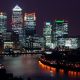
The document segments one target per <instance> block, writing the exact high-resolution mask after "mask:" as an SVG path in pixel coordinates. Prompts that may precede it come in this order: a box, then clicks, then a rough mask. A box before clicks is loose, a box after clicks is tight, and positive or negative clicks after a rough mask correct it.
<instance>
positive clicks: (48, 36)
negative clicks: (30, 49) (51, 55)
mask: <svg viewBox="0 0 80 80" xmlns="http://www.w3.org/2000/svg"><path fill="white" fill-rule="evenodd" d="M43 36H44V38H45V45H46V46H47V47H51V44H52V25H51V22H45V23H44V29H43Z"/></svg>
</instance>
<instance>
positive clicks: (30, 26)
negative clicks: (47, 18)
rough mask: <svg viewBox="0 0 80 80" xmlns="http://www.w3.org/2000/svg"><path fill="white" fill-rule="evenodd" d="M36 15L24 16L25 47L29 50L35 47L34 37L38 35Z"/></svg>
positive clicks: (28, 14)
mask: <svg viewBox="0 0 80 80" xmlns="http://www.w3.org/2000/svg"><path fill="white" fill-rule="evenodd" d="M35 27H36V15H35V13H25V15H24V32H25V33H24V37H25V46H26V47H28V48H32V47H33V41H32V40H33V37H34V36H35V34H36V31H35Z"/></svg>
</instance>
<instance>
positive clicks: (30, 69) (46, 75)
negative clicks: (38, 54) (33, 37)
mask: <svg viewBox="0 0 80 80" xmlns="http://www.w3.org/2000/svg"><path fill="white" fill-rule="evenodd" d="M0 61H1V62H2V63H3V64H5V65H7V66H8V68H7V71H8V72H11V73H13V74H14V75H15V76H23V77H25V78H26V77H27V76H30V77H32V78H34V79H32V80H80V78H79V77H80V72H76V71H68V72H67V74H66V73H65V70H63V69H60V70H57V69H56V68H54V67H50V66H47V65H44V64H42V63H41V62H40V61H39V62H38V60H37V59H36V58H35V57H34V56H30V55H27V56H26V55H25V56H24V55H23V56H18V57H10V56H8V57H7V56H5V57H4V58H3V59H1V58H0ZM36 77H37V79H35V78H36ZM77 77H78V79H77Z"/></svg>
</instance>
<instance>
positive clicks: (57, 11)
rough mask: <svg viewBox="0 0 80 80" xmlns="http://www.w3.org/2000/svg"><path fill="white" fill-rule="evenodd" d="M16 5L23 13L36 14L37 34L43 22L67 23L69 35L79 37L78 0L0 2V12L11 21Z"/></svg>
mask: <svg viewBox="0 0 80 80" xmlns="http://www.w3.org/2000/svg"><path fill="white" fill-rule="evenodd" d="M16 4H18V5H19V6H20V7H21V8H22V9H23V12H36V16H37V27H36V29H37V33H38V34H42V28H43V23H44V21H52V22H53V21H54V20H55V19H65V20H68V21H69V34H70V35H80V0H0V11H4V12H6V13H7V15H8V22H10V21H11V14H12V8H13V7H14V6H15V5H16Z"/></svg>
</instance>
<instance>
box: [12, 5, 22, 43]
mask: <svg viewBox="0 0 80 80" xmlns="http://www.w3.org/2000/svg"><path fill="white" fill-rule="evenodd" d="M12 11H13V14H12V30H13V31H14V32H16V33H18V34H19V41H20V43H22V42H23V16H22V9H21V8H20V7H19V6H18V5H16V6H15V7H14V8H13V10H12Z"/></svg>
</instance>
